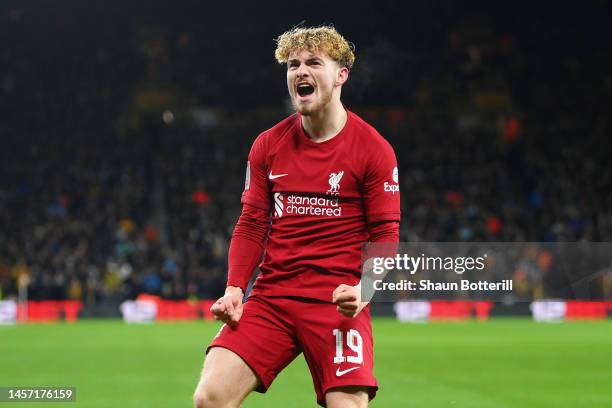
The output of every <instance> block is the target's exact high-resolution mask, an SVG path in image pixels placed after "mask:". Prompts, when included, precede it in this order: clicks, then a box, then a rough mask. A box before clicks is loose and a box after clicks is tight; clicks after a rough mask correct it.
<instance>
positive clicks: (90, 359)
mask: <svg viewBox="0 0 612 408" xmlns="http://www.w3.org/2000/svg"><path fill="white" fill-rule="evenodd" d="M218 328H219V324H217V323H209V322H198V323H175V324H174V323H158V324H155V325H144V326H137V325H126V324H124V323H122V322H120V321H113V320H111V321H105V320H91V321H81V322H79V323H77V324H74V325H70V324H50V325H20V326H15V327H0V386H18V385H20V386H75V387H77V402H76V403H19V404H12V403H0V408H3V407H9V406H15V407H22V408H25V407H42V406H51V407H57V408H59V407H101V408H102V407H104V408H108V407H123V408H130V407H134V408H136V407H138V408H141V407H147V408H150V407H160V408H161V407H164V408H167V407H190V406H191V393H192V391H193V388H194V386H195V383H196V381H197V378H198V375H199V370H200V367H201V363H202V358H203V349H204V346H205V345H206V344H207V343H208V342H209V340H210V339H211V338H212V337H213V336H214V335H215V333H216V331H217V330H218ZM374 333H375V342H376V345H375V346H376V367H375V371H376V375H377V377H378V380H379V385H380V387H381V389H380V391H379V394H378V396H377V398H376V400H375V401H374V402H373V403H372V406H373V407H427V408H432V407H452V408H459V407H466V408H467V407H469V408H476V407H486V408H491V407H500V408H505V407H521V408H525V407H538V408H541V407H551V408H552V407H554V408H559V407H572V408H574V407H589V408H593V407H612V322H610V321H606V322H593V323H578V322H575V323H562V324H536V323H533V322H531V321H530V320H526V319H525V320H521V319H498V320H493V321H490V322H487V323H477V322H465V323H430V324H423V325H419V324H416V325H414V324H400V323H397V322H395V321H393V320H388V319H378V320H375V321H374ZM330 335H331V334H330ZM244 406H245V407H283V408H288V407H309V406H310V407H314V406H316V403H315V397H314V391H313V389H312V382H311V379H310V375H309V372H308V369H307V367H306V365H305V363H304V360H303V358H302V357H299V358H298V359H297V360H296V361H295V362H294V363H293V364H291V365H290V366H289V367H288V368H287V369H286V370H285V371H284V372H283V373H282V374H281V375H280V376H279V377H278V378H277V380H276V382H275V383H274V384H273V385H272V387H271V389H270V390H269V391H268V393H267V394H266V395H260V394H254V395H252V396H250V397H249V398H248V399H247V400H246V403H245V405H244Z"/></svg>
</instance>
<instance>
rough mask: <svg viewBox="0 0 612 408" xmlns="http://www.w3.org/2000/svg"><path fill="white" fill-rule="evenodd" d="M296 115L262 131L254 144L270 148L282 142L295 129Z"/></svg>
mask: <svg viewBox="0 0 612 408" xmlns="http://www.w3.org/2000/svg"><path fill="white" fill-rule="evenodd" d="M296 120H297V114H293V115H291V116H288V117H286V118H285V119H283V120H281V121H280V122H278V123H277V124H276V125H274V126H272V127H271V128H269V129H267V130H264V131H263V132H261V133H260V134H259V136H257V139H256V142H257V143H263V144H265V145H267V146H271V145H274V144H276V143H277V142H279V141H280V140H282V139H283V138H284V137H286V136H287V135H288V134H290V133H291V132H292V131H293V130H294V129H295V121H296Z"/></svg>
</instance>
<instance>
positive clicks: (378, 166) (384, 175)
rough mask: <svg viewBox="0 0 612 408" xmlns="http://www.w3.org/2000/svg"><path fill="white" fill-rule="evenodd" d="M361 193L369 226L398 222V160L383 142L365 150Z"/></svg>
mask: <svg viewBox="0 0 612 408" xmlns="http://www.w3.org/2000/svg"><path fill="white" fill-rule="evenodd" d="M363 193H364V194H363V195H364V205H365V212H366V219H367V222H368V223H370V224H371V223H374V222H380V221H400V191H399V174H398V170H397V160H396V158H395V152H394V151H393V148H392V147H391V145H390V144H389V143H387V141H386V140H382V142H381V143H380V144H379V145H378V146H377V147H376V148H374V149H370V150H369V151H368V157H367V159H366V169H365V176H364V181H363Z"/></svg>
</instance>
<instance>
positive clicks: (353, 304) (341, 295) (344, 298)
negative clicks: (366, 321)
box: [332, 284, 368, 317]
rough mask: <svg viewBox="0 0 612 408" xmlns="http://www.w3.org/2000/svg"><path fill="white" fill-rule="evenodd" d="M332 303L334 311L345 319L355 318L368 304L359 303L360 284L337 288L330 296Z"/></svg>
mask: <svg viewBox="0 0 612 408" xmlns="http://www.w3.org/2000/svg"><path fill="white" fill-rule="evenodd" d="M332 302H333V303H334V304H335V305H336V306H337V307H336V310H338V312H340V313H342V314H343V315H344V316H346V317H355V316H357V315H358V314H359V312H361V311H362V310H363V308H364V307H366V306H367V304H368V303H367V302H362V301H361V284H358V285H356V286H350V285H345V284H342V285H340V286H338V287H337V288H336V289H335V290H334V292H333V294H332Z"/></svg>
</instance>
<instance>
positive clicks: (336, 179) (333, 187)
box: [327, 171, 344, 195]
mask: <svg viewBox="0 0 612 408" xmlns="http://www.w3.org/2000/svg"><path fill="white" fill-rule="evenodd" d="M342 176H344V171H339V172H337V173H330V175H329V180H328V181H329V190H327V194H329V195H338V194H340V180H341V179H342Z"/></svg>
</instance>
